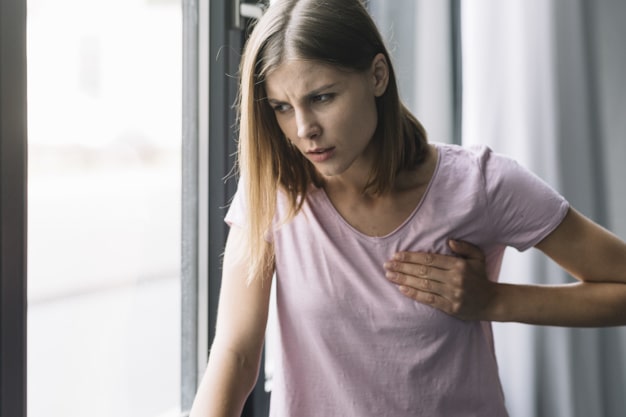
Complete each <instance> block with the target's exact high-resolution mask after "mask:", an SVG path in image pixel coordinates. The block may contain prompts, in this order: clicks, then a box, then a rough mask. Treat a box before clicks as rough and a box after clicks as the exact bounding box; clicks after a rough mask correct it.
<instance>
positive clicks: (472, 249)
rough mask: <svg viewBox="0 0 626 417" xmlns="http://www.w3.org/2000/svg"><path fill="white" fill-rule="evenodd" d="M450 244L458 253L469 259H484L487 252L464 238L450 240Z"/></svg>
mask: <svg viewBox="0 0 626 417" xmlns="http://www.w3.org/2000/svg"><path fill="white" fill-rule="evenodd" d="M448 246H450V249H452V252H454V253H455V254H457V255H461V256H462V257H463V258H467V259H477V260H481V261H483V260H484V259H485V254H484V253H483V251H482V249H481V248H479V247H478V246H475V245H472V244H471V243H469V242H465V241H463V240H454V239H450V240H448Z"/></svg>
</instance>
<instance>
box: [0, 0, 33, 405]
mask: <svg viewBox="0 0 626 417" xmlns="http://www.w3.org/2000/svg"><path fill="white" fill-rule="evenodd" d="M26 117H27V109H26V1H25V0H0V416H1V417H25V416H26V295H27V292H26V282H27V281H26V238H27V234H26V228H27V225H26V222H27V218H26V214H27V210H26V208H27V201H26V199H27V194H26V191H27V188H26V187H27V182H26V181H27V142H26V129H27V123H26V120H27V119H26Z"/></svg>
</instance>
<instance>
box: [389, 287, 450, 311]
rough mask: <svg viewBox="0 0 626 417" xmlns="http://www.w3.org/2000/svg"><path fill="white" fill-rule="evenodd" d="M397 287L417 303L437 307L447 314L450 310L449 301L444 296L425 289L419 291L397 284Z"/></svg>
mask: <svg viewBox="0 0 626 417" xmlns="http://www.w3.org/2000/svg"><path fill="white" fill-rule="evenodd" d="M398 289H399V290H400V292H401V293H402V294H403V295H404V296H406V297H408V298H410V299H412V300H415V301H417V302H419V303H422V304H426V305H429V306H431V307H434V308H437V309H439V310H441V311H443V312H445V313H448V314H450V312H451V310H452V309H451V303H450V301H449V300H447V299H446V298H445V297H442V296H440V295H439V294H436V293H432V292H427V291H420V290H417V289H415V288H412V287H407V286H404V285H401V286H399V287H398Z"/></svg>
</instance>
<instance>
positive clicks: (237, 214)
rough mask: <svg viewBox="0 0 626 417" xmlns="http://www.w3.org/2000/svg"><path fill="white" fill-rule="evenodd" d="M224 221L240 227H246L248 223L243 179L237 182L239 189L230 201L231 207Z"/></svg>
mask: <svg viewBox="0 0 626 417" xmlns="http://www.w3.org/2000/svg"><path fill="white" fill-rule="evenodd" d="M224 221H225V222H226V223H227V224H228V225H229V226H232V225H235V226H239V227H245V226H246V224H247V221H246V203H245V191H244V187H243V184H242V181H241V180H240V181H239V183H238V184H237V191H236V192H235V195H234V196H233V199H232V201H231V203H230V207H229V208H228V211H227V212H226V216H225V217H224Z"/></svg>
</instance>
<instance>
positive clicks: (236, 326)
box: [189, 226, 273, 417]
mask: <svg viewBox="0 0 626 417" xmlns="http://www.w3.org/2000/svg"><path fill="white" fill-rule="evenodd" d="M244 239H246V233H245V231H244V230H243V229H241V228H240V227H237V226H232V227H231V229H230V232H229V234H228V239H227V242H226V250H225V252H224V266H223V272H222V287H221V289H220V300H219V307H218V313H217V325H216V331H215V339H214V341H213V345H212V346H211V352H210V355H209V363H208V365H207V368H206V371H205V373H204V376H203V378H202V381H201V383H200V386H199V388H198V392H197V393H196V398H195V399H194V402H193V406H192V408H191V414H190V415H189V417H217V416H220V417H226V416H228V417H231V416H237V417H238V416H240V415H241V411H242V409H243V405H244V403H245V400H246V398H247V397H248V395H249V394H250V392H251V391H252V388H253V387H254V385H255V383H256V380H257V377H258V372H259V363H260V359H261V353H262V351H263V341H264V338H265V327H266V324H267V315H268V309H269V298H270V288H271V279H272V273H273V271H270V272H268V274H267V275H268V276H264V277H258V278H257V279H255V280H253V281H252V282H251V283H250V284H249V285H248V284H247V283H246V279H247V273H248V265H247V262H246V258H245V257H244V256H240V254H241V251H242V248H243V247H244V245H243V243H244Z"/></svg>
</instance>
